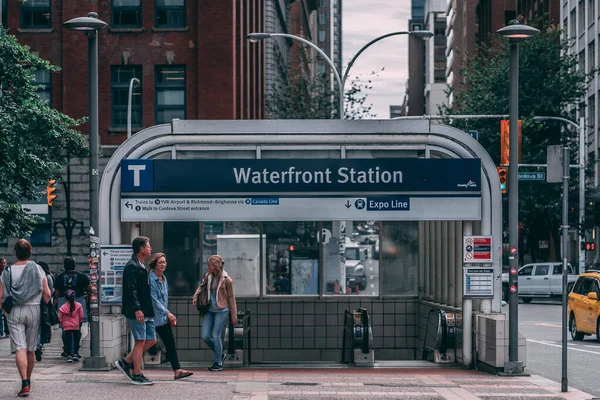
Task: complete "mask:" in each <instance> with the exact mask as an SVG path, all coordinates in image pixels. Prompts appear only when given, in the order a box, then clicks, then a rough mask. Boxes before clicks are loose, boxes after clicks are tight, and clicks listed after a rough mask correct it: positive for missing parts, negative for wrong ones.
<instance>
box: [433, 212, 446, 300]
mask: <svg viewBox="0 0 600 400" xmlns="http://www.w3.org/2000/svg"><path fill="white" fill-rule="evenodd" d="M434 279H435V294H434V298H435V301H436V302H437V303H441V302H442V286H444V283H443V282H442V221H435V276H434Z"/></svg>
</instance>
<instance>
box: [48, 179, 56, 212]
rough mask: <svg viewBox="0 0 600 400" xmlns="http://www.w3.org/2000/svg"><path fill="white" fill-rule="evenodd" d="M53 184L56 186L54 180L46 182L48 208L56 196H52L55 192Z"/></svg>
mask: <svg viewBox="0 0 600 400" xmlns="http://www.w3.org/2000/svg"><path fill="white" fill-rule="evenodd" d="M54 184H56V180H55V179H50V180H49V181H48V186H47V187H46V198H47V199H48V205H49V206H50V207H52V201H53V200H54V199H55V198H56V194H54V192H56V188H55V187H54Z"/></svg>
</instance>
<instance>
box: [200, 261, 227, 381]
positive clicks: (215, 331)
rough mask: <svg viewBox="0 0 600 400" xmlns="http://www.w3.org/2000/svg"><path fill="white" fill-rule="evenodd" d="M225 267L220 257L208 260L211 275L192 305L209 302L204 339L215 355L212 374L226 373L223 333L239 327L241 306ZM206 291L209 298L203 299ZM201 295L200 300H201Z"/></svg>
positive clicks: (210, 369)
mask: <svg viewBox="0 0 600 400" xmlns="http://www.w3.org/2000/svg"><path fill="white" fill-rule="evenodd" d="M224 265H225V263H224V262H223V258H221V256H219V255H213V256H210V257H208V272H207V273H206V275H205V276H204V279H203V280H202V282H201V283H200V285H199V286H198V289H196V293H194V297H193V299H192V303H193V304H194V305H196V306H197V305H198V302H199V301H200V302H206V303H207V305H208V311H207V312H206V314H205V315H204V318H203V319H202V339H203V340H204V342H205V343H206V345H207V346H208V347H209V348H210V349H211V350H212V351H213V352H214V353H215V362H214V363H213V365H212V366H211V367H209V368H208V370H209V371H223V360H225V357H226V354H225V352H224V351H223V340H222V336H223V329H225V324H227V322H228V320H229V313H230V312H231V321H232V323H233V324H234V325H235V324H237V304H236V302H235V294H234V292H233V279H231V277H230V276H229V274H228V273H227V272H226V271H225V270H224V269H223V266H224ZM203 291H204V295H205V297H203V296H202V292H203ZM199 295H200V299H198V297H199Z"/></svg>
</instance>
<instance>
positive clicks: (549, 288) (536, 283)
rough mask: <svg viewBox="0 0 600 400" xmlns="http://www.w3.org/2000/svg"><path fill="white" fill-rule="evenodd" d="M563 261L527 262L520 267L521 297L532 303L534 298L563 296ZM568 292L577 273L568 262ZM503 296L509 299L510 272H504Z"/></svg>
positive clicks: (519, 285)
mask: <svg viewBox="0 0 600 400" xmlns="http://www.w3.org/2000/svg"><path fill="white" fill-rule="evenodd" d="M562 268H563V266H562V263H559V262H546V263H534V264H527V265H524V266H522V267H521V268H519V272H518V276H517V282H518V288H519V298H521V299H523V301H524V302H525V303H531V300H533V299H534V298H538V297H539V298H541V297H559V296H562ZM567 269H568V275H567V293H569V292H570V291H571V289H572V288H573V285H574V284H575V281H576V280H577V275H575V274H574V272H573V267H571V264H567ZM502 298H503V299H504V300H506V301H508V273H504V274H502Z"/></svg>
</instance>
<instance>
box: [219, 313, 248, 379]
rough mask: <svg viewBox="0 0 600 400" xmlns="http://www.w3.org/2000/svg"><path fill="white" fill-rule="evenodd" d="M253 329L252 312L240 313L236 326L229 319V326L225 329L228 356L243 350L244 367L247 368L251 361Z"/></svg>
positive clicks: (224, 345) (225, 344) (225, 346)
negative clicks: (251, 322)
mask: <svg viewBox="0 0 600 400" xmlns="http://www.w3.org/2000/svg"><path fill="white" fill-rule="evenodd" d="M250 335H251V329H250V310H246V312H243V311H239V312H238V322H237V324H236V325H235V326H234V325H233V323H232V322H231V318H230V319H229V325H228V326H227V328H226V329H225V340H224V343H223V347H224V348H225V349H227V354H228V356H229V355H234V354H236V351H237V350H242V352H243V353H242V354H243V356H242V358H243V360H242V365H243V366H244V367H247V366H248V365H249V364H250V362H251V360H250V357H251V340H250V339H251V336H250Z"/></svg>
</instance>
